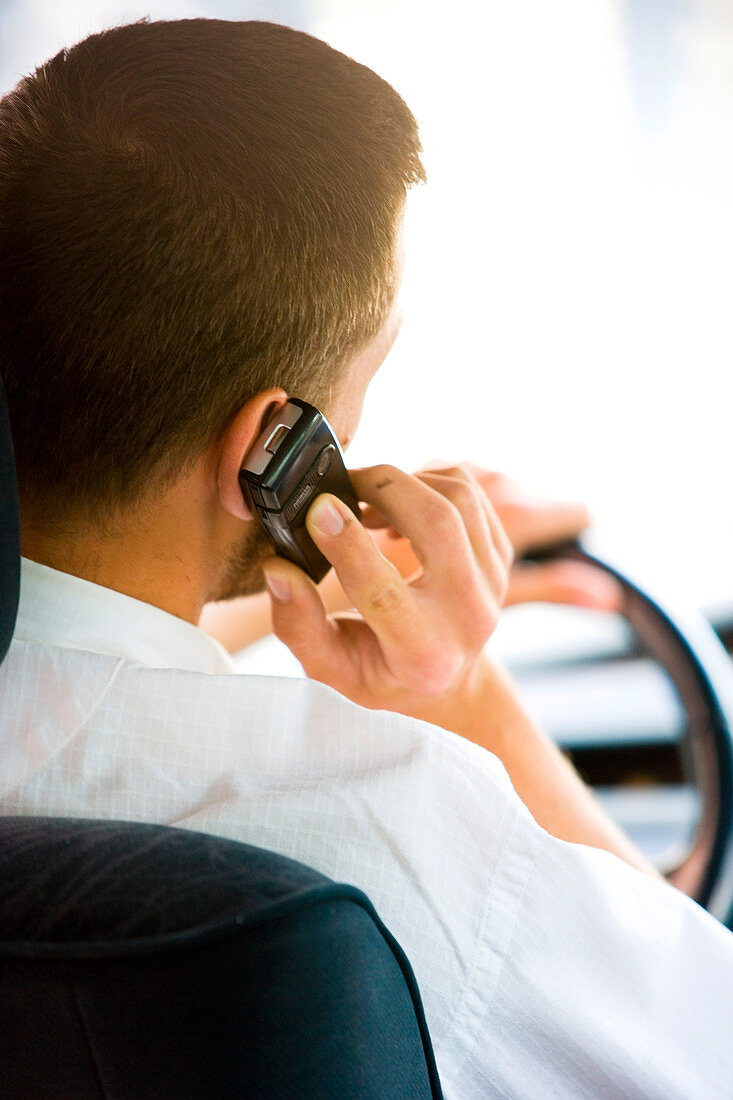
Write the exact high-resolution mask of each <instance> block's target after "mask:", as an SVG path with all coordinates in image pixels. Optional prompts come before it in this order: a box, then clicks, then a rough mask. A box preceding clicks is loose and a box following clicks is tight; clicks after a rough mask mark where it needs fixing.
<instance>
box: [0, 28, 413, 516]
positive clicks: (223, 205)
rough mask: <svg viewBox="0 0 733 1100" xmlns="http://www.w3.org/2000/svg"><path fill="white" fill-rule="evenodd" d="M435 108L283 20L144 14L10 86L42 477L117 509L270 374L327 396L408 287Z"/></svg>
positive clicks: (20, 383)
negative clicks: (423, 117) (427, 121)
mask: <svg viewBox="0 0 733 1100" xmlns="http://www.w3.org/2000/svg"><path fill="white" fill-rule="evenodd" d="M419 150H420V147H419V142H418V137H417V127H416V124H415V120H414V119H413V117H412V115H411V114H410V112H409V110H408V109H407V107H406V106H405V104H404V103H403V101H402V99H401V98H400V97H399V96H398V95H397V93H396V92H395V91H394V90H393V89H392V88H391V87H390V86H389V85H388V84H387V83H385V81H383V80H382V79H381V78H380V77H378V76H376V75H375V73H373V72H372V71H371V70H369V69H367V68H365V67H364V66H362V65H359V64H357V63H356V62H355V61H353V60H351V59H350V58H348V57H346V56H344V55H343V54H341V53H338V52H337V51H336V50H333V49H331V47H329V46H328V45H326V44H325V43H324V42H321V41H319V40H318V39H315V38H312V37H311V36H309V35H306V34H303V33H300V32H297V31H294V30H291V29H290V28H288V27H284V26H279V25H275V24H271V23H261V22H240V23H235V22H225V21H221V20H208V19H193V20H181V21H175V22H154V23H148V22H142V23H136V24H133V25H130V26H124V27H117V28H115V29H113V30H109V31H105V32H104V33H102V34H96V35H92V36H91V37H89V38H87V39H86V40H85V41H83V42H81V43H79V44H78V45H77V46H75V47H74V48H73V49H70V50H62V51H61V53H59V54H57V56H56V57H54V58H53V59H52V60H50V61H48V62H47V63H46V64H45V65H43V66H42V67H41V68H39V69H38V70H37V71H36V72H35V73H34V74H33V75H32V76H30V77H27V78H25V79H24V80H22V81H21V82H20V83H19V84H18V86H17V87H16V88H15V90H14V91H13V92H11V93H10V94H9V95H7V96H6V97H5V98H4V99H3V100H2V101H1V102H0V371H1V372H2V376H3V379H4V381H5V386H6V390H7V397H8V404H9V409H10V419H11V423H12V426H13V436H14V442H15V449H16V462H17V467H18V479H19V486H20V491H21V497H22V499H25V500H28V501H29V502H31V503H32V504H36V503H38V504H40V505H41V506H42V508H43V511H44V514H46V513H48V514H49V515H55V516H56V517H57V518H58V517H60V515H61V514H62V513H63V512H66V513H67V514H68V513H70V514H73V515H84V516H86V517H87V518H91V517H93V516H95V515H96V516H99V517H103V516H105V514H109V513H110V512H114V511H116V510H117V509H118V508H120V507H123V506H124V505H126V504H129V503H131V502H133V501H134V500H136V499H138V498H139V497H140V496H141V495H142V494H143V493H144V492H145V491H146V489H147V488H148V487H149V486H150V484H151V483H152V482H155V481H157V480H158V479H166V478H170V477H171V476H173V474H174V472H175V471H177V470H178V469H180V467H181V464H182V463H183V464H185V463H186V462H187V461H189V460H191V458H193V457H196V456H197V455H198V454H200V453H201V451H202V449H203V448H204V447H205V446H207V445H208V444H209V443H210V442H211V440H212V439H214V438H215V436H216V435H217V434H218V432H220V431H221V430H222V429H223V428H224V427H225V425H226V424H227V422H228V420H229V419H230V418H231V417H232V416H233V415H234V413H235V412H236V410H237V409H238V408H239V407H240V406H241V405H242V404H243V403H244V402H245V401H246V400H247V399H248V398H249V397H251V396H252V395H254V394H256V393H257V392H259V391H261V390H262V389H266V388H267V387H269V386H274V385H278V386H282V387H283V388H284V389H286V390H287V391H288V392H292V393H295V394H298V395H300V396H302V397H305V398H306V399H309V400H311V401H313V403H315V404H319V403H324V402H326V401H327V397H328V393H329V389H330V386H331V385H332V384H333V382H334V379H335V378H336V376H337V372H338V367H339V365H340V364H342V363H343V362H344V360H345V359H346V358H347V357H348V356H350V355H351V354H352V353H353V352H354V351H355V350H356V349H357V348H358V347H359V345H361V344H363V343H364V342H365V341H367V340H368V339H369V338H370V337H371V336H373V335H374V334H375V332H376V331H377V330H378V329H379V327H380V326H381V324H382V323H383V320H384V318H385V316H386V313H387V311H388V308H389V305H390V301H391V297H392V295H393V283H394V268H395V255H394V253H395V245H396V239H395V238H396V227H397V225H398V223H399V220H400V214H401V211H402V208H403V205H404V197H405V191H406V189H407V187H409V186H410V185H411V184H412V183H414V182H416V181H417V180H419V179H422V178H423V169H422V166H421V163H420V159H419Z"/></svg>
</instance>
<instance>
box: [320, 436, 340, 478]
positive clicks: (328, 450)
mask: <svg viewBox="0 0 733 1100" xmlns="http://www.w3.org/2000/svg"><path fill="white" fill-rule="evenodd" d="M335 453H336V448H335V447H334V445H333V443H329V445H328V446H327V447H324V448H323V450H322V451H321V453H320V454H319V456H318V461H317V462H316V473H317V474H318V476H319V477H323V475H324V474H325V472H326V470H327V469H328V468H329V466H330V465H331V463H332V462H333V456H334V455H335Z"/></svg>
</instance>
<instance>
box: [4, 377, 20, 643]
mask: <svg viewBox="0 0 733 1100" xmlns="http://www.w3.org/2000/svg"><path fill="white" fill-rule="evenodd" d="M19 592H20V517H19V514H18V485H17V482H16V479H15V458H14V457H13V439H12V436H11V434H10V421H9V420H8V407H7V405H6V403H5V390H4V389H3V385H2V381H0V661H3V660H4V659H5V654H6V653H7V652H8V646H9V645H10V640H11V638H12V637H13V631H14V630H15V616H16V615H17V613H18V594H19Z"/></svg>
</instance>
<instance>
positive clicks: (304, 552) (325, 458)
mask: <svg viewBox="0 0 733 1100" xmlns="http://www.w3.org/2000/svg"><path fill="white" fill-rule="evenodd" d="M239 484H240V486H241V488H242V492H243V493H244V498H245V500H246V502H247V504H248V505H249V506H250V507H251V508H252V509H253V511H255V512H256V513H257V515H258V516H259V518H260V520H261V521H262V525H263V527H264V528H265V531H266V532H267V534H268V535H269V536H270V538H271V539H272V542H273V543H274V546H275V549H276V551H277V553H278V554H279V555H280V556H281V557H283V558H287V559H288V560H289V561H292V562H295V564H296V565H299V566H300V568H301V569H304V570H305V572H306V573H307V574H308V576H309V577H311V578H312V579H313V580H314V581H315V582H316V583H318V581H320V580H322V578H323V577H325V575H326V573H327V572H328V570H329V569H330V568H331V565H330V563H329V562H328V561H327V560H326V558H324V556H323V554H322V553H321V552H320V550H319V549H318V547H317V546H316V544H315V543H314V542H313V539H312V538H311V537H310V535H309V534H308V531H307V530H306V526H305V515H306V512H307V511H308V508H309V506H310V504H311V501H312V500H313V498H314V497H315V496H317V495H318V493H333V494H334V496H337V497H339V498H340V499H341V500H343V501H344V503H346V504H348V506H349V508H351V511H352V512H353V513H354V515H355V516H357V517H359V518H360V511H359V502H358V500H357V499H356V494H355V493H354V490H353V488H352V485H351V482H350V480H349V475H348V473H347V470H346V466H345V465H344V456H343V454H342V451H341V447H340V446H339V441H338V439H337V438H336V436H335V435H334V433H333V429H332V428H331V425H330V424H329V423H328V421H327V420H326V418H325V416H324V415H323V413H321V412H319V411H318V409H316V408H315V407H314V406H313V405H309V404H307V402H305V401H299V400H298V399H297V398H295V397H294V398H291V399H290V401H288V402H286V404H285V405H283V406H282V408H280V409H278V411H277V413H276V414H275V416H274V417H273V418H272V420H270V421H269V422H268V424H267V427H266V428H265V430H264V432H263V433H262V435H260V437H259V438H258V439H257V442H256V443H255V444H254V446H253V447H252V449H251V450H250V451H249V453H248V454H247V457H246V459H245V462H244V465H243V466H242V469H241V470H240V472H239Z"/></svg>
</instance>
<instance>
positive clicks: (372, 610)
mask: <svg viewBox="0 0 733 1100" xmlns="http://www.w3.org/2000/svg"><path fill="white" fill-rule="evenodd" d="M352 481H353V483H354V488H355V489H356V492H357V495H358V496H359V498H360V499H361V500H363V501H366V502H367V504H368V505H369V506H370V509H368V510H367V513H366V515H365V521H366V522H367V523H373V524H376V525H378V526H381V527H383V526H385V525H388V526H389V527H390V528H391V529H392V530H393V531H395V532H396V533H397V534H398V535H399V537H400V538H401V539H403V540H404V539H406V540H409V542H410V544H411V546H412V550H413V552H414V555H415V563H416V564H417V565H418V567H419V571H418V573H417V574H416V575H415V576H414V577H413V578H412V579H411V580H405V578H404V577H402V576H401V574H400V572H399V571H398V570H397V569H396V568H395V567H394V566H393V565H392V564H391V563H390V562H389V561H387V559H386V558H385V557H384V556H383V555H382V554H381V553H380V551H379V549H378V548H377V546H376V545H375V542H374V539H373V538H372V537H371V536H370V534H369V532H368V531H367V530H366V529H365V528H364V527H363V526H362V525H361V524H360V523H359V521H358V520H357V519H356V518H355V517H354V516H353V515H352V513H351V512H350V510H349V509H348V508H347V507H346V506H345V505H343V504H342V503H341V502H340V501H338V500H337V499H336V498H335V497H332V496H330V495H327V494H323V495H321V496H320V497H318V498H317V499H316V501H315V502H314V504H313V505H312V506H311V508H310V511H309V513H308V516H307V526H308V530H309V532H310V534H311V537H312V538H313V540H314V542H315V543H316V544H317V546H318V547H319V548H320V550H321V551H322V553H323V554H325V556H326V557H327V558H328V560H329V561H330V562H331V563H332V564H333V566H334V569H335V571H336V573H337V575H338V578H339V580H340V582H341V584H342V585H343V588H344V591H345V592H346V595H347V597H348V599H349V600H350V601H351V603H352V605H353V607H354V608H355V609H356V611H357V612H358V616H354V613H353V612H352V613H348V612H347V613H345V614H342V615H333V616H331V617H329V616H328V615H327V614H326V610H325V608H324V605H323V601H322V599H321V593H320V592H319V590H318V589H317V588H316V586H315V585H314V584H313V583H312V581H311V580H310V579H309V578H308V577H307V576H306V575H305V573H303V572H302V571H301V570H300V569H298V568H297V567H296V566H295V565H292V564H291V563H290V562H287V561H283V560H282V559H280V558H270V559H268V560H267V561H266V562H265V563H264V571H265V576H266V579H267V582H268V586H269V588H270V592H271V593H272V597H273V599H272V621H273V628H274V631H275V633H276V634H277V636H278V637H279V638H280V639H281V640H282V641H283V642H285V644H286V645H287V646H288V647H289V648H290V649H291V650H292V652H293V653H294V654H295V656H296V657H297V658H298V660H299V661H300V662H301V664H302V665H303V668H304V670H305V672H306V673H307V675H309V676H311V677H312V678H313V679H316V680H320V681H322V682H323V683H325V684H329V685H330V686H331V687H334V688H336V690H337V691H340V692H341V693H342V694H344V695H346V696H348V697H349V698H350V699H352V700H353V701H354V702H357V703H361V704H362V705H363V706H367V707H372V708H378V709H384V710H393V711H397V712H399V713H401V714H406V715H410V716H412V717H415V718H422V719H424V720H426V721H428V722H432V723H434V724H435V725H439V726H443V728H444V729H447V730H451V731H453V732H454V733H458V734H460V735H462V736H463V737H466V738H468V739H469V740H471V741H475V742H476V743H477V744H479V745H482V746H483V747H485V748H488V749H490V750H491V751H493V752H495V753H496V754H497V755H498V756H499V758H500V759H501V760H502V762H503V763H504V766H505V767H506V769H507V772H508V773H509V777H510V779H511V781H512V783H513V784H514V788H515V790H516V791H517V794H518V795H519V797H520V798H521V799H522V801H523V802H524V803H525V805H526V806H527V808H528V809H529V810H530V812H531V813H532V814H533V815H534V817H535V818H536V820H537V821H538V823H539V824H540V825H541V826H542V827H543V828H545V829H547V830H548V832H550V833H552V834H553V835H554V836H557V837H560V838H561V839H563V840H568V841H572V842H575V843H581V844H590V845H593V846H595V847H599V848H606V849H608V850H609V851H611V852H614V853H615V854H616V855H619V856H620V857H621V858H622V859H625V860H627V861H628V862H629V863H631V864H632V865H633V866H636V867H639V868H641V869H643V870H645V871H650V872H651V873H654V872H653V871H652V869H651V868H650V867H649V866H648V864H647V863H646V861H645V860H644V859H643V858H642V857H641V856H640V855H639V853H638V852H637V851H636V850H635V849H634V848H633V846H632V845H631V844H630V843H629V841H628V840H627V839H626V838H625V837H624V836H623V835H622V834H621V833H620V832H619V830H618V829H617V828H616V826H615V825H614V824H613V823H612V822H611V821H610V820H609V819H608V817H607V816H606V815H605V814H604V812H603V811H602V810H601V808H600V807H599V805H598V804H597V803H596V802H595V801H594V799H593V797H592V796H591V794H590V793H589V791H588V789H587V788H586V787H585V786H584V785H583V783H582V782H581V780H580V779H579V778H578V776H577V775H576V774H575V773H574V772H573V770H572V768H571V766H570V765H569V763H568V762H567V760H565V758H564V757H563V756H562V754H561V753H560V752H559V750H558V749H557V746H555V745H554V744H553V743H552V742H551V741H550V740H549V738H548V737H547V736H546V735H545V734H544V733H543V731H542V730H541V729H540V728H539V727H538V726H537V725H536V724H535V723H534V722H533V721H532V719H531V718H530V717H529V716H528V715H527V714H526V713H525V711H524V709H523V707H522V705H521V702H520V700H519V699H518V697H517V695H516V692H515V690H514V687H513V685H512V683H511V681H510V680H509V678H508V677H507V676H506V674H505V673H504V672H503V670H502V669H501V668H499V667H497V666H495V665H494V664H493V662H492V661H491V660H490V659H489V657H488V655H487V652H486V647H485V642H486V640H487V639H488V637H489V635H490V634H491V632H492V631H493V629H494V627H495V625H496V622H497V619H498V616H499V609H500V607H501V605H502V602H503V600H504V599H505V596H506V590H507V582H508V571H509V568H510V565H511V561H512V548H511V545H510V543H509V539H508V538H507V536H506V533H505V531H504V529H503V527H502V526H501V523H500V522H499V520H498V518H497V515H496V511H495V510H494V508H493V506H492V504H491V503H490V501H489V499H488V496H487V493H486V492H485V490H484V489H483V488H482V487H481V485H480V483H479V480H478V478H477V477H476V476H475V475H474V474H473V473H472V472H471V471H470V470H469V469H466V468H465V467H449V468H447V469H440V470H430V471H424V472H422V473H420V474H419V475H417V476H411V475H410V474H405V473H402V472H401V471H400V470H396V469H395V468H394V467H391V466H373V467H371V468H369V469H366V470H358V471H356V472H354V473H352ZM553 530H554V531H555V532H556V531H557V527H555V528H554V529H553Z"/></svg>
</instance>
